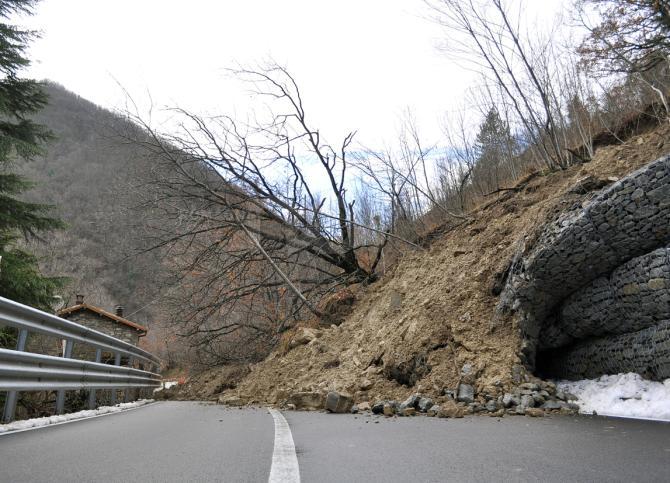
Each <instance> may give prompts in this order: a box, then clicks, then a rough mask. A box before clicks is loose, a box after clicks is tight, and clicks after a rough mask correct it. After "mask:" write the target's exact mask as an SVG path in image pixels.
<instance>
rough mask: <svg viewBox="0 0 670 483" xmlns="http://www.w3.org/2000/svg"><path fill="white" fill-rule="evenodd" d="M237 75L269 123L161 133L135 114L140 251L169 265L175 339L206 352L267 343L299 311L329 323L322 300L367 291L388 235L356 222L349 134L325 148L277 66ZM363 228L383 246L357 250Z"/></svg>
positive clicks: (191, 121) (190, 123)
mask: <svg viewBox="0 0 670 483" xmlns="http://www.w3.org/2000/svg"><path fill="white" fill-rule="evenodd" d="M235 74H236V75H238V76H240V77H241V78H242V79H243V80H244V81H247V82H249V83H250V85H251V86H252V87H253V90H254V92H255V93H256V94H257V95H258V96H261V97H263V98H266V100H269V101H270V102H269V104H270V106H271V110H272V112H271V114H270V115H268V116H267V118H266V119H263V120H259V118H254V120H253V121H252V122H245V123H240V122H238V121H236V120H235V119H233V118H232V117H229V116H218V117H209V118H205V117H202V116H199V115H196V114H193V113H191V112H187V111H185V110H181V109H174V110H173V114H175V115H176V116H178V117H179V118H180V119H181V121H180V129H179V130H177V131H176V132H159V131H157V130H156V129H154V128H153V127H152V126H151V125H150V124H149V123H148V122H145V121H143V120H142V119H141V118H140V117H138V116H135V115H133V118H134V121H135V122H136V123H138V124H140V126H141V127H142V130H141V134H138V133H139V132H140V131H138V132H136V133H135V135H134V136H132V139H131V141H132V142H134V143H138V144H139V145H141V146H142V147H143V148H144V149H145V150H146V152H147V154H148V156H149V158H150V159H151V160H152V166H153V168H152V171H153V175H152V176H150V179H149V180H148V182H146V183H145V184H144V185H143V186H141V187H139V188H140V190H141V191H142V192H144V196H145V200H146V203H148V204H149V205H150V207H151V212H152V213H154V215H155V218H154V219H151V217H148V218H145V219H143V220H142V223H143V225H144V228H145V234H146V239H147V241H148V245H147V249H157V248H161V249H163V251H164V253H165V254H166V255H167V259H168V262H167V263H168V264H169V265H171V266H172V268H173V270H172V273H173V278H172V280H170V285H172V286H173V287H177V286H178V287H179V289H178V290H170V292H171V293H172V294H173V295H171V296H169V297H168V298H170V297H171V298H172V299H173V301H174V304H175V307H176V308H177V309H178V312H179V317H180V319H181V321H180V324H181V326H182V332H183V333H184V334H185V335H188V336H190V337H192V338H195V339H197V340H198V342H197V343H198V344H199V345H200V346H202V347H213V346H214V345H216V344H218V343H220V342H221V341H222V340H223V339H225V340H226V341H227V342H226V343H227V344H229V345H230V343H231V342H230V341H231V340H234V341H236V342H234V343H233V345H235V346H237V347H239V345H240V344H243V345H244V344H248V343H250V340H252V339H253V340H258V339H259V338H263V337H272V334H277V333H280V332H281V331H282V330H283V329H284V328H286V327H290V325H291V320H295V319H296V318H299V316H300V314H301V313H302V314H303V317H304V315H305V314H306V313H307V312H305V310H308V311H310V312H312V313H313V314H316V315H317V316H320V317H324V315H327V314H323V313H322V311H321V310H320V309H319V307H318V301H319V300H320V299H321V298H322V297H323V296H324V294H326V293H328V292H329V291H332V290H334V289H336V288H337V287H341V286H343V285H347V284H351V283H361V282H362V283H367V282H371V281H374V280H375V279H376V278H377V273H376V272H377V266H378V264H379V262H380V260H381V258H382V252H383V250H384V247H385V245H386V244H387V243H388V241H389V238H391V237H394V236H395V235H394V234H392V233H391V232H390V230H388V229H387V228H385V227H383V226H378V227H370V226H367V227H364V226H362V225H361V223H359V222H358V221H357V220H356V219H355V214H356V210H355V208H354V204H355V200H354V199H352V197H350V195H349V192H348V190H349V189H351V187H353V183H352V181H351V180H350V169H349V168H350V165H349V157H350V156H349V150H350V146H351V143H352V141H353V138H354V133H353V132H352V133H349V134H348V135H346V136H345V137H344V139H343V140H342V141H341V143H340V144H339V145H338V146H337V147H334V146H332V145H330V144H328V143H327V142H326V141H325V140H324V137H323V136H322V134H321V133H320V132H319V131H318V130H317V129H315V128H314V127H312V125H311V124H310V121H309V119H308V116H307V112H306V110H305V106H304V105H303V99H302V97H301V93H300V91H299V89H298V86H297V84H296V82H295V80H294V79H293V77H291V75H290V74H289V73H288V72H287V71H286V70H285V69H284V68H282V67H280V66H278V65H274V64H273V65H270V66H268V67H267V68H263V69H257V70H239V71H236V72H235ZM363 228H364V229H365V230H366V232H369V231H370V230H374V231H376V232H377V233H378V235H379V236H378V237H374V238H371V237H360V239H359V237H358V230H359V229H363ZM363 251H364V252H365V254H366V256H365V257H360V256H359V253H361V252H363ZM174 294H178V295H174ZM242 334H246V335H242ZM239 337H243V338H246V339H245V340H244V341H240V340H237V339H238V338H239ZM212 350H214V349H212Z"/></svg>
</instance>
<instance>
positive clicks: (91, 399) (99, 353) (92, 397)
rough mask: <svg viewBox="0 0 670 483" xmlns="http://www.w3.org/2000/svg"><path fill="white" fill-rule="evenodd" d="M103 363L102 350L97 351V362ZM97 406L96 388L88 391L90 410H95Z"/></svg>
mask: <svg viewBox="0 0 670 483" xmlns="http://www.w3.org/2000/svg"><path fill="white" fill-rule="evenodd" d="M100 361H102V349H96V350H95V362H100ZM95 407H96V404H95V388H91V389H89V390H88V408H89V409H95Z"/></svg>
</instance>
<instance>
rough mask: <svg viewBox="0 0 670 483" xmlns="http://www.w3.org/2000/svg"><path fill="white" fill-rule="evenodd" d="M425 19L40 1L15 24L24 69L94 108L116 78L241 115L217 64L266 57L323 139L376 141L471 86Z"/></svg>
mask: <svg viewBox="0 0 670 483" xmlns="http://www.w3.org/2000/svg"><path fill="white" fill-rule="evenodd" d="M557 1H560V0H551V2H557ZM551 2H550V3H551ZM540 3H542V4H544V3H545V2H544V1H542V2H537V4H540ZM531 4H533V2H531ZM537 4H535V5H537ZM427 16H428V12H427V10H426V8H425V6H424V4H423V2H422V1H421V0H337V1H332V0H286V1H277V0H239V1H233V0H228V1H211V0H210V1H208V0H190V1H188V2H184V1H183V0H181V1H173V0H142V1H140V0H114V1H103V0H95V1H91V0H42V2H41V3H40V4H38V7H37V11H36V15H35V16H34V17H32V18H25V19H22V21H21V23H22V24H24V25H28V26H30V27H31V28H35V29H37V30H40V31H41V32H42V38H41V39H40V40H38V41H36V42H34V44H33V46H32V49H31V53H30V55H31V58H32V59H33V61H34V65H33V66H32V67H31V70H30V72H29V74H30V75H31V76H33V77H36V78H40V79H41V78H46V79H51V80H54V81H56V82H58V83H60V84H62V85H64V86H65V87H66V88H68V89H69V90H71V91H74V92H76V93H77V94H79V95H81V96H82V97H85V98H87V99H89V100H91V101H93V102H95V103H97V104H100V105H102V106H105V107H111V108H115V107H116V108H120V107H123V104H124V94H123V92H122V89H121V88H120V87H119V84H121V85H122V86H123V87H124V88H126V89H128V91H129V92H130V93H131V94H132V96H133V98H135V99H136V100H138V101H139V102H140V103H141V104H142V105H144V106H146V105H148V102H149V101H148V95H147V94H148V93H150V94H151V99H152V101H153V104H154V105H155V106H158V107H160V106H165V105H177V104H178V105H180V106H182V107H186V108H189V109H193V110H196V111H199V112H204V113H210V114H216V113H222V112H227V111H230V110H232V109H235V110H236V112H239V111H244V110H245V106H246V102H247V101H246V98H245V96H244V95H242V94H241V92H240V91H239V90H238V89H236V88H235V87H234V84H232V83H231V81H230V80H227V76H226V74H225V72H224V69H225V68H226V67H232V66H234V65H235V64H236V63H239V64H243V65H253V63H255V62H259V61H262V60H263V59H267V58H269V57H272V58H273V59H274V60H276V61H277V62H279V63H280V64H282V65H285V66H286V67H287V68H288V69H289V71H290V72H291V73H292V74H293V75H294V77H296V79H297V80H298V83H299V85H300V87H301V90H302V91H303V95H304V99H305V104H306V106H307V110H308V112H310V113H311V117H312V118H313V119H314V120H315V121H316V123H317V124H318V126H319V127H320V128H321V130H322V132H323V133H324V134H325V135H326V136H327V138H328V139H329V140H330V141H331V142H334V143H337V140H338V139H339V138H341V137H342V136H343V134H344V133H345V132H348V131H349V130H358V131H359V135H358V139H359V141H363V142H365V143H378V142H380V141H381V140H385V141H387V142H390V141H392V139H393V137H394V133H395V132H396V131H397V125H398V120H399V117H400V115H401V114H402V112H403V111H404V110H405V109H406V108H407V107H411V109H412V110H413V112H414V114H415V117H416V119H417V121H418V124H419V127H420V129H421V130H422V132H424V133H425V134H426V135H427V137H429V138H433V139H435V138H437V137H438V136H439V129H438V126H439V122H438V121H439V119H440V118H441V117H442V116H443V115H444V113H445V111H449V110H453V109H457V108H459V107H460V101H461V100H462V98H463V95H464V92H465V90H466V89H467V87H468V85H470V84H471V83H472V82H473V79H474V77H473V75H472V73H470V72H469V71H467V70H465V69H463V68H460V67H458V66H457V65H455V64H454V63H453V62H450V61H449V59H448V58H446V57H445V55H444V54H442V53H440V52H439V51H438V50H437V49H436V45H437V44H438V43H439V42H440V40H441V39H442V37H443V33H442V31H441V28H440V27H439V26H437V25H435V24H434V23H432V22H430V21H429V20H427V19H426V17H427ZM433 139H431V141H432V140H433Z"/></svg>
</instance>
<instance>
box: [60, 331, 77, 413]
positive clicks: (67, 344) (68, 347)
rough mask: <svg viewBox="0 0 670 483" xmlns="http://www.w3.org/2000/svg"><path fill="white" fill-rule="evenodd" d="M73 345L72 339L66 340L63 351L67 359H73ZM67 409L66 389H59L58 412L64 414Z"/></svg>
mask: <svg viewBox="0 0 670 483" xmlns="http://www.w3.org/2000/svg"><path fill="white" fill-rule="evenodd" d="M72 346H74V342H73V341H72V339H67V340H66V341H65V350H64V351H63V357H65V358H66V359H72ZM64 409H65V389H59V390H58V392H57V393H56V414H63V410H64Z"/></svg>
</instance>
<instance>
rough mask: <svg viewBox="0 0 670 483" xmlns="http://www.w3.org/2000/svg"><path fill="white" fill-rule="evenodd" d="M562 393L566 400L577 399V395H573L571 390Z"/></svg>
mask: <svg viewBox="0 0 670 483" xmlns="http://www.w3.org/2000/svg"><path fill="white" fill-rule="evenodd" d="M563 394H564V395H565V400H566V401H576V400H577V399H578V398H577V396H575V395H574V394H572V393H571V392H564V393H563Z"/></svg>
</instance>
